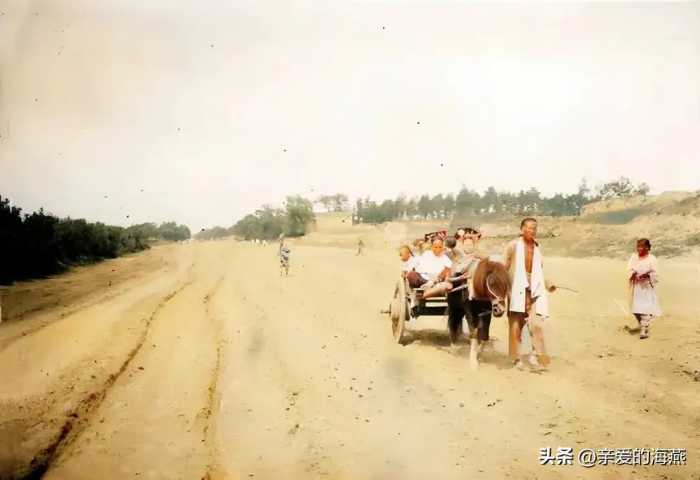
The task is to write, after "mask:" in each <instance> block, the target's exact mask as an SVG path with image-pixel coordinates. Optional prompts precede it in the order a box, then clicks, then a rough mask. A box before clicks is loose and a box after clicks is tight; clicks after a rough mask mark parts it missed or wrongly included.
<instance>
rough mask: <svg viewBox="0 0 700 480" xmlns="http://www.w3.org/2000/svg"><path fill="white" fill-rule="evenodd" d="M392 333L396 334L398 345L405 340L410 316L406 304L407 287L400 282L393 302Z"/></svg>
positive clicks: (395, 338)
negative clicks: (405, 330) (404, 333)
mask: <svg viewBox="0 0 700 480" xmlns="http://www.w3.org/2000/svg"><path fill="white" fill-rule="evenodd" d="M390 310H391V331H392V333H393V334H394V340H396V343H401V342H402V340H403V332H404V327H405V325H406V320H407V316H408V305H407V304H406V285H405V284H404V282H398V283H397V284H396V289H395V290H394V298H393V300H392V301H391V308H390Z"/></svg>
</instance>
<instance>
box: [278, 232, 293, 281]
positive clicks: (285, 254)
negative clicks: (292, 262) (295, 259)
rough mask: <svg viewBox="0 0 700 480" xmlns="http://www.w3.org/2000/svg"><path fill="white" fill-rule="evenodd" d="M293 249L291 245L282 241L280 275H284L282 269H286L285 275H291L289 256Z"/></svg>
mask: <svg viewBox="0 0 700 480" xmlns="http://www.w3.org/2000/svg"><path fill="white" fill-rule="evenodd" d="M290 254H291V251H290V250H289V247H287V245H285V244H284V240H282V241H280V250H279V256H280V277H281V276H282V271H284V275H285V276H289V256H290Z"/></svg>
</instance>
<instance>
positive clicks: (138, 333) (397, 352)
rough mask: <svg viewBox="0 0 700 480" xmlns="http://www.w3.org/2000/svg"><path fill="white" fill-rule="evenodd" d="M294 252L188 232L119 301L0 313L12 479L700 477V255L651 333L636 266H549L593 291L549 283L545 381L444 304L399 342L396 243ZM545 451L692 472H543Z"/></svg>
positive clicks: (669, 288)
mask: <svg viewBox="0 0 700 480" xmlns="http://www.w3.org/2000/svg"><path fill="white" fill-rule="evenodd" d="M292 248H293V254H292V255H293V258H292V273H291V275H290V277H289V278H280V277H279V276H278V275H279V273H278V270H277V259H276V256H275V247H274V246H270V247H254V246H251V245H248V244H237V243H235V242H233V241H221V242H207V243H194V244H190V245H181V246H178V247H177V248H170V249H168V250H167V255H168V256H169V257H168V260H169V261H168V262H166V264H164V265H165V266H164V267H163V268H162V269H161V270H158V271H157V272H154V273H152V274H149V275H146V276H144V277H143V278H134V279H133V280H130V281H126V282H125V283H123V284H122V285H121V287H120V288H121V290H120V292H119V294H118V295H105V296H104V298H103V299H102V300H94V301H92V302H87V303H86V304H85V305H82V306H80V308H78V307H76V308H74V309H72V310H70V311H62V312H61V313H59V312H58V311H56V312H52V311H44V312H40V313H37V314H35V315H36V317H39V316H41V318H40V319H39V320H35V317H32V316H29V317H28V318H26V319H24V320H22V322H26V323H24V324H23V325H21V322H11V323H9V324H3V325H2V326H0V379H1V380H2V381H1V382H0V440H1V442H0V444H1V445H2V446H0V472H1V473H0V477H2V478H13V477H15V476H16V477H20V476H22V475H26V474H27V473H29V472H34V475H35V476H37V477H38V476H40V475H41V474H42V472H43V476H44V477H45V478H49V479H72V478H79V479H80V478H85V479H87V478H163V479H176V478H182V479H200V478H212V479H218V478H222V479H223V478H232V479H233V478H264V479H267V478H270V479H272V478H275V479H276V478H333V479H342V478H347V479H350V478H352V479H361V478H368V479H370V478H371V479H373V478H377V479H391V478H402V479H407V478H408V479H411V478H415V479H423V478H446V479H450V478H455V479H457V478H459V479H463V478H576V477H578V478H605V479H608V478H609V479H613V478H615V479H617V478H659V477H660V476H662V475H665V476H666V478H678V479H681V478H684V479H685V478H700V459H699V458H698V455H699V454H700V448H699V447H700V414H698V412H700V382H697V381H694V379H693V376H692V372H693V371H694V370H697V369H698V368H700V324H699V323H698V320H697V319H698V318H699V314H700V311H698V307H697V306H695V297H696V296H697V292H698V290H697V282H698V280H700V272H699V271H698V270H697V267H696V266H695V265H682V264H669V265H666V266H665V269H664V272H663V273H664V275H665V276H664V280H665V282H664V283H663V285H662V286H661V295H662V299H663V301H664V307H665V311H666V316H665V317H664V318H663V319H661V320H659V321H658V322H657V324H656V325H654V327H653V331H652V338H651V339H649V340H647V341H640V340H639V339H638V338H635V337H633V336H631V335H628V334H626V333H624V332H623V331H622V330H621V327H622V325H624V323H625V321H629V319H626V318H625V316H624V314H623V312H622V308H623V305H624V291H623V289H622V288H621V285H620V280H619V278H620V272H621V269H622V268H623V265H622V263H620V262H613V261H609V260H598V259H591V260H570V259H557V258H550V259H548V260H547V269H548V273H549V276H550V277H552V278H553V279H554V280H555V281H558V282H560V283H562V284H566V285H568V286H571V287H574V288H577V289H579V290H580V291H581V294H580V295H573V294H569V293H566V292H559V293H557V294H556V295H555V296H553V298H552V311H553V318H552V319H551V326H550V330H549V338H550V345H551V351H552V353H553V354H554V363H553V365H552V367H551V369H550V371H549V372H546V373H545V374H542V375H538V374H534V373H530V372H521V371H515V370H511V369H509V368H508V362H507V358H506V357H505V354H504V351H505V342H504V340H505V333H506V325H505V321H503V320H495V321H494V324H493V327H492V335H493V337H494V338H495V342H494V345H495V350H496V351H495V353H493V354H492V355H490V356H489V357H487V358H485V361H484V363H483V364H482V365H481V367H480V369H479V370H478V371H476V372H472V371H470V370H469V369H468V366H467V356H468V347H467V346H466V345H463V346H462V347H461V348H460V349H459V351H458V352H457V353H456V354H452V353H450V352H449V349H448V348H447V343H448V340H447V335H446V332H445V327H444V320H443V319H441V318H431V319H422V320H419V323H418V324H416V325H413V326H412V327H413V328H414V329H415V331H414V332H413V333H412V335H411V337H410V340H409V343H408V344H407V345H406V346H399V345H396V344H395V343H393V340H392V338H391V334H390V328H389V323H388V319H387V318H386V317H385V316H384V315H382V314H381V313H380V310H381V309H383V308H385V307H386V305H387V303H388V300H389V297H390V295H391V292H392V289H393V284H394V282H395V272H396V268H397V262H396V259H395V258H394V257H395V253H393V252H391V251H388V250H382V249H380V248H376V249H371V250H369V251H368V253H367V255H365V256H363V257H356V256H355V255H354V252H353V251H351V250H349V249H341V248H332V247H315V246H293V247H292ZM159 252H165V250H161V251H159ZM149 254H152V253H151V252H149V253H146V254H144V255H149ZM615 299H617V300H618V301H617V302H616V301H615ZM52 315H53V317H52ZM23 329H24V331H23ZM23 333H24V334H23ZM687 372H690V374H689V373H687ZM547 446H550V447H553V448H555V449H556V447H558V446H565V447H573V448H574V449H576V450H578V449H580V448H584V447H588V448H625V447H628V448H642V447H666V448H672V447H677V448H686V449H688V464H687V465H686V466H685V467H658V466H657V467H632V466H619V467H618V466H607V467H602V466H598V467H595V468H592V469H583V468H581V467H579V466H546V467H542V466H540V465H539V462H538V449H539V448H540V447H547Z"/></svg>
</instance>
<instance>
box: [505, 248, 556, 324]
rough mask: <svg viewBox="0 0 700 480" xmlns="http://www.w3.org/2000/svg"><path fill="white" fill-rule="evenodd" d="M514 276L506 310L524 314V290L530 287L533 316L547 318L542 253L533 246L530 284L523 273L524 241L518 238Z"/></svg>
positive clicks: (547, 309) (547, 301)
mask: <svg viewBox="0 0 700 480" xmlns="http://www.w3.org/2000/svg"><path fill="white" fill-rule="evenodd" d="M513 261H514V263H515V275H514V277H513V286H512V289H511V296H510V302H509V306H508V309H509V310H510V311H511V312H521V313H526V312H525V289H527V288H528V287H530V294H531V295H532V301H533V302H534V309H535V314H536V315H538V316H541V317H545V318H547V317H549V300H548V298H547V288H546V287H545V284H544V271H543V270H542V253H541V252H540V248H539V247H538V246H537V245H535V248H534V252H533V257H532V274H531V275H530V282H528V280H527V272H526V271H525V241H524V240H523V239H522V238H520V239H518V241H517V242H516V244H515V258H514V259H513Z"/></svg>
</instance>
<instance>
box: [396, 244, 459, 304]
mask: <svg viewBox="0 0 700 480" xmlns="http://www.w3.org/2000/svg"><path fill="white" fill-rule="evenodd" d="M451 268H452V261H451V260H450V259H449V258H448V257H447V255H445V246H444V244H443V241H442V239H440V238H434V239H433V241H432V244H431V248H430V251H427V252H424V253H423V254H422V255H421V256H420V257H419V258H418V264H417V265H416V267H415V270H413V271H411V272H408V273H407V274H406V278H407V279H408V284H409V286H410V287H411V288H419V287H422V288H424V289H425V290H424V291H423V298H429V297H439V296H443V295H447V293H448V292H449V291H450V290H452V284H451V283H450V282H448V281H447V279H448V278H449V276H450V271H451V270H450V269H451Z"/></svg>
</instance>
